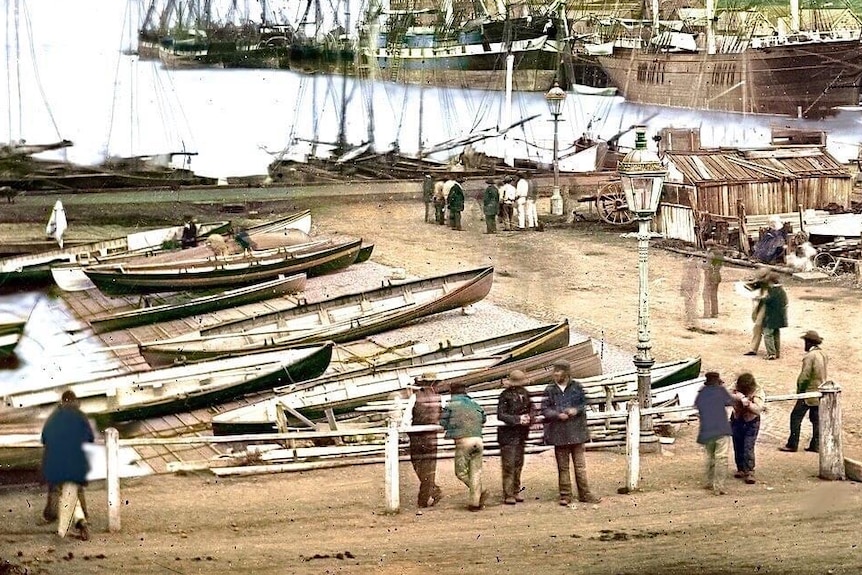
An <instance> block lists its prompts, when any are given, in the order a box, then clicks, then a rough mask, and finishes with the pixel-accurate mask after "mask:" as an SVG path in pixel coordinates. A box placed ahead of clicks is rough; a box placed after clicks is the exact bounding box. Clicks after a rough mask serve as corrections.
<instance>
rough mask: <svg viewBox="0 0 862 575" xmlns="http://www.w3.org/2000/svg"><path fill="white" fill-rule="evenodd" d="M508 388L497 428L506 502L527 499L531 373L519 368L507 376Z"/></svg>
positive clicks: (501, 401) (501, 399) (500, 405)
mask: <svg viewBox="0 0 862 575" xmlns="http://www.w3.org/2000/svg"><path fill="white" fill-rule="evenodd" d="M505 385H506V388H505V389H504V390H503V391H502V392H501V393H500V397H499V399H498V400H497V419H499V420H500V421H501V422H502V423H503V425H502V426H501V427H498V428H497V443H498V444H499V445H500V467H502V471H503V503H505V504H506V505H514V504H515V503H520V502H522V501H524V498H523V497H522V496H521V470H522V469H523V468H524V447H525V446H526V444H527V435H528V434H529V433H530V423H531V422H532V420H533V418H532V411H533V409H532V408H533V404H532V403H531V402H530V394H529V393H528V392H527V389H526V388H525V387H524V386H525V385H527V374H526V373H524V372H523V371H521V370H520V369H516V370H514V371H512V373H510V374H509V377H508V378H507V379H506V384H505Z"/></svg>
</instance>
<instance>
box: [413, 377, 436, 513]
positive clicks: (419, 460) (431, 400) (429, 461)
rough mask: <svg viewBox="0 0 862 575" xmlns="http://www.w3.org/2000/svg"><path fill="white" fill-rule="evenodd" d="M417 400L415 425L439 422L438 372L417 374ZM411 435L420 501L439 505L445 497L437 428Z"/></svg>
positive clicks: (419, 503)
mask: <svg viewBox="0 0 862 575" xmlns="http://www.w3.org/2000/svg"><path fill="white" fill-rule="evenodd" d="M416 385H418V386H419V388H418V389H417V390H416V403H415V404H414V405H413V425H439V423H440V414H441V412H442V407H441V405H440V394H439V393H437V387H436V385H437V375H436V374H433V373H424V374H422V375H421V376H419V377H418V378H416ZM408 435H409V437H410V462H411V463H412V464H413V470H414V471H415V472H416V476H417V477H418V478H419V496H418V498H417V505H418V506H419V507H428V506H430V505H436V504H437V502H438V501H440V499H441V498H442V497H443V490H442V489H440V486H439V485H437V483H436V480H437V432H436V431H419V432H412V433H410V434H408Z"/></svg>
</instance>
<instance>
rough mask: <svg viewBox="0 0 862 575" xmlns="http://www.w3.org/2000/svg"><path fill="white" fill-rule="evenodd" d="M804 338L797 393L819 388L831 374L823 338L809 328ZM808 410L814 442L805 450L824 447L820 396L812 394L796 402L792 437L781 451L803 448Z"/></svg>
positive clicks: (791, 428)
mask: <svg viewBox="0 0 862 575" xmlns="http://www.w3.org/2000/svg"><path fill="white" fill-rule="evenodd" d="M802 340H803V341H804V342H805V356H804V357H803V358H802V370H801V371H800V372H799V377H797V378H796V393H806V392H809V391H818V389H817V388H819V387H820V384H822V383H823V382H824V381H826V377H827V375H826V364H827V362H828V359H827V357H826V354H825V353H824V352H823V350H822V349H820V344H821V343H823V338H821V337H820V335H818V333H817V332H816V331H806V332H805V334H804V335H803V336H802ZM806 411H807V412H808V419H809V420H811V442H810V443H809V444H808V447H806V448H805V451H814V452H818V451H819V450H820V398H819V397H811V398H808V399H797V400H796V405H795V406H793V411H791V412H790V437H789V438H787V444H786V445H785V446H784V447H779V449H780V450H781V451H796V450H797V449H799V431H800V429H801V427H802V420H803V419H804V418H805V412H806Z"/></svg>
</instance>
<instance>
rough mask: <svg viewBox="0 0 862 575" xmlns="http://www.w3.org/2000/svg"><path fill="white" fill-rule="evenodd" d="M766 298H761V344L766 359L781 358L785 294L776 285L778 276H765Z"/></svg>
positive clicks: (785, 321) (785, 316) (772, 273)
mask: <svg viewBox="0 0 862 575" xmlns="http://www.w3.org/2000/svg"><path fill="white" fill-rule="evenodd" d="M765 281H766V297H764V298H763V344H764V345H765V346H766V359H778V358H780V357H781V328H782V327H787V293H786V292H785V291H784V288H783V287H782V286H781V284H780V283H778V274H776V273H775V272H769V273H768V274H767V276H766V280H765Z"/></svg>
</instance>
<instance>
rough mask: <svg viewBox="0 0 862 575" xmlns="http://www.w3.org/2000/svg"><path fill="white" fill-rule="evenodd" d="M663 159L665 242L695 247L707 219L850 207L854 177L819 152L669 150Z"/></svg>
mask: <svg viewBox="0 0 862 575" xmlns="http://www.w3.org/2000/svg"><path fill="white" fill-rule="evenodd" d="M664 157H665V159H666V161H667V163H668V176H667V178H666V180H665V185H664V192H663V195H662V208H661V210H660V213H659V221H658V228H659V231H661V232H662V233H663V234H665V236H666V237H671V238H677V239H682V240H685V241H691V242H694V241H695V240H696V233H695V230H694V226H695V223H696V222H697V221H699V220H701V219H702V217H703V215H705V214H709V216H710V217H712V218H713V219H724V220H729V221H736V220H737V219H738V218H739V217H740V214H741V213H742V214H743V215H766V214H781V213H789V212H796V211H799V210H800V209H801V210H807V209H825V208H826V207H827V206H830V205H832V206H834V205H837V206H841V207H843V208H849V206H850V196H851V192H852V189H853V180H852V177H851V175H850V172H849V170H848V169H847V168H846V167H845V166H844V165H842V164H841V163H840V162H839V161H838V160H836V159H835V158H834V157H833V156H832V155H830V154H829V153H828V152H827V151H826V150H825V149H823V148H822V147H820V146H787V147H780V148H769V149H757V150H736V149H714V150H698V151H670V150H669V151H666V152H665V154H664ZM686 212H688V213H686ZM671 222H673V223H672V224H671Z"/></svg>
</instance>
